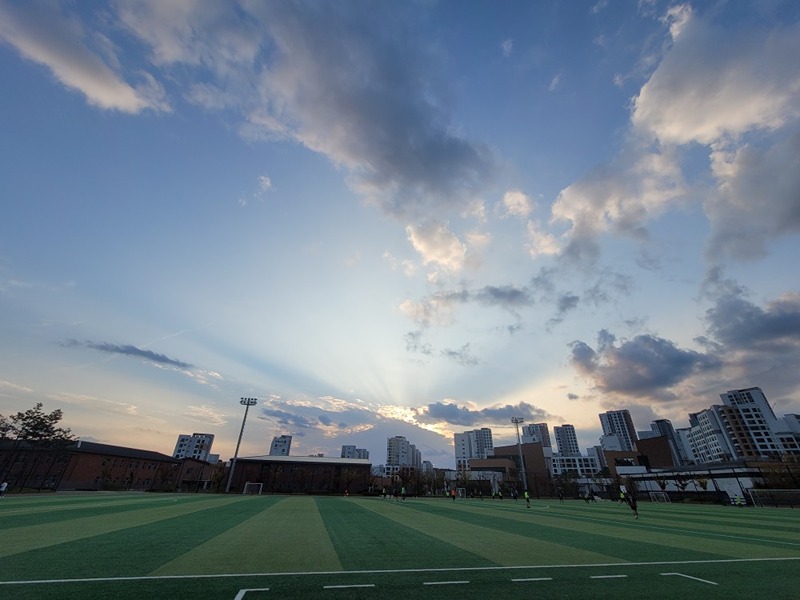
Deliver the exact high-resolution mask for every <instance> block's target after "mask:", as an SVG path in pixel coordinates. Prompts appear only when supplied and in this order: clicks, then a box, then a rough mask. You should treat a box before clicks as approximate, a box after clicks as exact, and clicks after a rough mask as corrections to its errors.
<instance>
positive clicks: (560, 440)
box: [553, 425, 581, 456]
mask: <svg viewBox="0 0 800 600" xmlns="http://www.w3.org/2000/svg"><path fill="white" fill-rule="evenodd" d="M553 433H554V434H555V437H556V448H557V451H558V454H559V456H580V455H581V449H580V447H579V446H578V435H577V434H576V433H575V427H574V426H573V425H556V426H555V427H553Z"/></svg>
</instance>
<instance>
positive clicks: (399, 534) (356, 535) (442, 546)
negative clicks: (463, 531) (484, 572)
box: [317, 497, 495, 570]
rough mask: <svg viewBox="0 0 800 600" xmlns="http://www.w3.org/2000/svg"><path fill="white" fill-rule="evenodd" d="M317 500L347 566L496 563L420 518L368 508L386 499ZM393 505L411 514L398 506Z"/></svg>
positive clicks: (416, 566) (343, 563) (350, 567)
mask: <svg viewBox="0 0 800 600" xmlns="http://www.w3.org/2000/svg"><path fill="white" fill-rule="evenodd" d="M317 502H318V504H319V507H320V514H321V515H322V518H323V520H324V522H325V527H326V529H327V530H328V535H329V536H330V538H331V541H332V542H333V545H334V547H335V548H336V551H337V552H338V553H339V557H340V560H341V562H342V567H343V568H344V569H346V570H357V569H363V568H365V565H367V568H369V569H420V568H431V569H441V568H458V567H485V566H495V563H492V562H491V561H488V560H487V559H486V558H485V557H483V556H481V555H480V554H478V553H473V552H471V551H470V550H469V549H465V548H460V547H458V546H457V545H453V544H451V542H450V540H448V539H440V538H438V537H437V536H436V535H435V534H433V533H431V532H430V531H428V530H427V528H425V527H420V526H419V524H418V523H407V522H400V521H399V520H397V519H392V518H387V515H384V514H379V511H371V510H369V508H370V507H371V506H372V505H376V504H384V505H386V504H388V503H386V502H384V501H382V500H377V499H372V500H369V499H356V498H347V499H346V498H341V497H328V498H318V499H317ZM392 506H394V505H392ZM393 511H396V512H399V513H402V514H409V513H408V511H404V510H403V509H402V508H398V507H394V508H393ZM388 512H392V510H389V511H388Z"/></svg>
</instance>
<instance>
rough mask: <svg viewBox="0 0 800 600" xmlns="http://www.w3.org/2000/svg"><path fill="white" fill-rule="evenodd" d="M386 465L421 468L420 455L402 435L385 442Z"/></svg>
mask: <svg viewBox="0 0 800 600" xmlns="http://www.w3.org/2000/svg"><path fill="white" fill-rule="evenodd" d="M386 464H387V465H392V466H401V467H415V468H419V467H421V466H422V453H421V452H420V451H419V450H417V447H416V446H415V445H414V444H411V443H409V441H408V440H407V439H406V438H405V437H404V436H402V435H396V436H394V437H390V438H388V439H387V440H386Z"/></svg>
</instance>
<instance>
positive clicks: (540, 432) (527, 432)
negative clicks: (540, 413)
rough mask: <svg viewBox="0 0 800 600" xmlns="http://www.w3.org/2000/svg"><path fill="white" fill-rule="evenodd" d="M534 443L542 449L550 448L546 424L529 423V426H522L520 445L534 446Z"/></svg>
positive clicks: (548, 430) (548, 431)
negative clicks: (538, 444)
mask: <svg viewBox="0 0 800 600" xmlns="http://www.w3.org/2000/svg"><path fill="white" fill-rule="evenodd" d="M536 442H538V443H540V444H541V445H542V448H550V447H552V444H551V443H550V428H549V427H548V426H547V423H531V424H530V425H523V426H522V443H523V444H535V443H536Z"/></svg>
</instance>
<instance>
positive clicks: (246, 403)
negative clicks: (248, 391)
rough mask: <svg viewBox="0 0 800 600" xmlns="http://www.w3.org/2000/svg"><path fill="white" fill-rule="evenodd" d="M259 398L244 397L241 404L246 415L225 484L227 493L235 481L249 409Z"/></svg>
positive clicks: (240, 401)
mask: <svg viewBox="0 0 800 600" xmlns="http://www.w3.org/2000/svg"><path fill="white" fill-rule="evenodd" d="M257 403H258V400H256V399H255V398H242V399H241V400H239V404H241V405H242V406H244V417H243V418H242V428H241V429H240V430H239V441H237V442H236V451H235V452H234V453H233V460H232V461H231V472H230V473H228V484H227V485H226V486H225V493H226V494H227V493H228V492H229V491H230V490H231V481H233V471H234V469H236V457H237V456H239V444H241V443H242V434H243V433H244V424H245V422H247V411H248V410H250V407H251V406H255V405H256V404H257Z"/></svg>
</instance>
